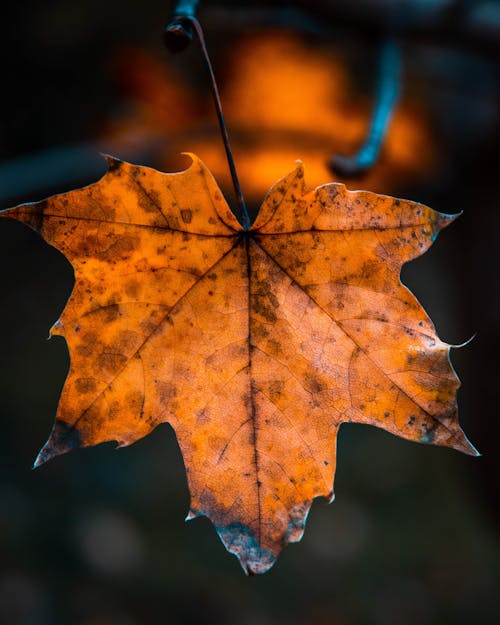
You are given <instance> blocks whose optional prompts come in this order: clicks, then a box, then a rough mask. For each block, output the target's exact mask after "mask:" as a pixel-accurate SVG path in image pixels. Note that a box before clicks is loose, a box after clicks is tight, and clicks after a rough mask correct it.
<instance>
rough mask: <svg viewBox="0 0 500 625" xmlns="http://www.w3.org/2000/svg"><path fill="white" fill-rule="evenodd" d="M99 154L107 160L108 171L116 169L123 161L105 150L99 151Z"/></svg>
mask: <svg viewBox="0 0 500 625" xmlns="http://www.w3.org/2000/svg"><path fill="white" fill-rule="evenodd" d="M99 154H100V155H101V156H102V157H103V159H104V160H105V161H106V162H107V164H108V172H110V171H113V170H115V169H118V167H121V166H122V165H123V161H122V160H121V159H119V158H117V157H116V156H111V154H106V153H105V152H99Z"/></svg>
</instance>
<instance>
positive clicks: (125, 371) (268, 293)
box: [3, 156, 476, 573]
mask: <svg viewBox="0 0 500 625" xmlns="http://www.w3.org/2000/svg"><path fill="white" fill-rule="evenodd" d="M191 158H192V164H191V166H190V167H189V168H188V169H187V170H186V171H183V172H180V173H175V174H163V173H159V172H157V171H155V170H153V169H149V168H146V167H138V166H135V165H131V164H128V163H125V162H122V161H119V160H116V159H113V158H109V171H108V172H107V174H106V175H105V176H104V177H103V178H102V179H101V180H100V181H99V182H97V183H96V184H94V185H91V186H89V187H86V188H83V189H80V190H76V191H72V192H70V193H65V194H62V195H57V196H54V197H51V198H49V199H48V200H45V201H43V202H39V203H36V204H26V205H23V206H19V207H16V208H13V209H10V210H8V211H6V212H4V213H3V214H4V215H5V216H7V217H13V218H15V219H18V220H20V221H22V222H24V223H26V224H28V225H30V226H31V227H32V228H34V229H35V230H37V231H38V232H40V233H41V235H42V236H43V237H44V238H45V240H46V241H48V242H49V243H50V244H52V245H54V246H55V247H56V248H57V249H59V250H61V252H62V253H63V254H64V255H65V256H66V257H67V258H68V259H69V260H70V261H71V263H72V265H73V268H74V272H75V280H76V281H75V287H74V290H73V293H72V294H71V297H70V299H69V301H68V303H67V306H66V308H65V310H64V312H63V314H62V316H61V318H60V319H59V321H57V323H56V324H55V325H54V327H53V328H52V330H51V333H52V334H60V335H63V336H64V337H65V339H66V341H67V343H68V346H69V350H70V358H71V367H70V371H69V374H68V378H67V380H66V384H65V386H64V389H63V392H62V397H61V400H60V403H59V408H58V414H57V420H56V423H55V426H54V428H53V431H52V434H51V436H50V438H49V440H48V441H47V443H46V444H45V446H44V447H43V449H42V451H41V452H40V455H39V457H38V459H37V461H36V465H37V466H38V465H40V464H42V463H44V462H46V461H47V460H49V459H50V458H52V457H54V456H56V455H59V454H62V453H65V452H67V451H69V450H71V449H74V448H77V447H85V446H89V445H96V444H98V443H102V442H104V441H111V440H116V441H118V443H119V445H120V446H124V445H129V444H131V443H133V442H134V441H136V440H138V439H140V438H141V437H143V436H145V435H146V434H148V433H149V432H150V431H151V430H152V429H154V428H155V427H156V426H157V425H158V424H160V423H163V422H168V423H170V424H171V425H172V427H173V428H174V430H175V432H176V435H177V439H178V442H179V445H180V447H181V450H182V454H183V458H184V463H185V466H186V471H187V475H188V483H189V489H190V492H191V510H190V512H189V515H188V518H193V517H196V516H199V515H205V516H207V517H209V518H210V519H211V521H212V522H213V523H214V525H215V526H216V528H217V532H218V534H219V536H220V538H221V539H222V541H223V543H224V544H225V546H226V548H227V549H228V550H229V551H230V552H232V553H234V554H236V555H237V556H238V558H239V559H240V562H241V564H242V566H243V568H244V570H245V571H247V572H253V573H262V572H264V571H266V570H267V569H269V568H270V567H271V566H272V564H273V563H274V562H275V560H276V557H277V556H278V554H279V552H280V551H281V549H282V548H283V547H284V546H285V545H286V544H288V543H290V542H295V541H298V540H300V538H301V536H302V533H303V529H304V523H305V519H306V516H307V513H308V510H309V508H310V506H311V502H312V500H313V499H314V498H315V497H319V496H323V497H326V498H328V499H330V500H331V499H332V498H333V478H334V472H335V456H336V438H337V432H338V428H339V426H340V424H341V423H344V422H350V421H355V422H359V423H368V424H371V425H376V426H378V427H381V428H384V429H385V430H387V431H389V432H392V433H393V434H397V435H399V436H402V437H404V438H407V439H410V440H414V441H420V442H424V443H434V444H438V445H445V446H449V447H453V448H455V449H458V450H460V451H463V452H466V453H470V454H475V453H476V451H475V450H474V448H473V447H472V446H471V445H470V443H469V442H468V441H467V439H466V438H465V435H464V434H463V432H462V430H461V429H460V427H459V425H458V419H457V412H456V390H457V387H458V385H459V382H458V379H457V377H456V375H455V373H454V371H453V369H452V367H451V365H450V362H449V345H447V344H445V343H443V342H442V341H441V340H440V339H439V338H438V337H437V335H436V332H435V329H434V327H433V324H432V322H431V321H430V319H429V318H428V316H427V315H426V313H425V312H424V310H423V309H422V307H421V306H420V305H419V303H418V302H417V300H416V299H415V297H414V296H413V295H412V294H411V293H410V291H409V290H408V289H407V288H406V287H405V286H403V285H402V284H401V282H400V278H399V274H400V269H401V266H402V264H403V263H404V262H406V261H408V260H410V259H412V258H415V257H416V256H419V255H420V254H422V253H423V252H424V251H425V250H426V249H428V247H429V246H430V245H431V243H432V241H433V240H434V238H435V236H436V234H437V233H438V231H439V230H440V229H441V228H442V227H444V226H446V225H447V224H448V223H450V221H452V220H453V217H452V216H448V215H443V214H441V213H437V212H435V211H433V210H431V209H430V208H427V207H425V206H422V205H420V204H417V203H414V202H409V201H404V200H396V199H393V198H391V197H388V196H382V195H376V194H374V193H370V192H365V191H356V192H351V191H348V190H346V188H345V187H344V185H341V184H326V185H323V186H320V187H318V188H316V189H311V188H309V187H308V186H307V185H306V184H305V182H304V177H303V168H302V166H301V165H298V166H297V168H296V169H295V171H293V172H292V173H291V174H289V175H288V176H286V177H285V178H283V179H282V180H280V181H279V182H278V183H276V184H275V186H273V188H272V189H271V190H270V191H269V193H268V195H267V196H266V198H265V200H264V202H263V204H262V206H261V209H260V212H259V214H258V216H257V218H256V220H255V222H254V223H253V225H252V227H251V229H250V230H249V231H245V230H244V229H243V228H242V226H241V225H240V224H239V222H238V221H237V219H236V218H235V217H234V215H233V214H232V212H231V210H230V209H229V207H228V205H227V203H226V202H225V200H224V198H223V197H222V194H221V193H220V191H219V190H218V187H217V185H216V183H215V181H214V179H213V177H212V175H211V174H210V172H209V171H208V170H207V168H206V167H205V166H204V165H203V163H202V162H201V161H200V160H199V159H198V158H197V157H195V156H191Z"/></svg>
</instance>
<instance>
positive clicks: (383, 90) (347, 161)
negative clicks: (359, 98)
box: [329, 39, 401, 177]
mask: <svg viewBox="0 0 500 625" xmlns="http://www.w3.org/2000/svg"><path fill="white" fill-rule="evenodd" d="M400 91H401V47H400V45H399V43H398V42H397V41H396V40H394V39H387V40H386V41H384V43H383V44H382V45H381V48H380V57H379V66H378V78H377V93H376V99H375V108H374V110H373V116H372V120H371V123H370V129H369V131H368V136H367V138H366V140H365V142H364V144H363V145H362V146H361V148H360V149H359V151H358V152H357V153H356V154H353V155H352V156H343V155H341V154H336V155H334V156H333V157H332V159H331V160H330V163H329V165H330V169H332V171H334V172H335V173H336V174H339V175H341V176H344V177H351V176H358V175H360V174H362V173H364V172H365V171H367V170H368V169H371V168H372V167H373V166H374V165H375V163H376V162H377V159H378V156H379V154H380V150H381V148H382V144H383V142H384V139H385V136H386V134H387V130H388V127H389V123H390V121H391V118H392V115H393V113H394V109H395V107H396V104H397V101H398V99H399V94H400Z"/></svg>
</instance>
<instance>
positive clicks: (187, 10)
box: [163, 0, 199, 52]
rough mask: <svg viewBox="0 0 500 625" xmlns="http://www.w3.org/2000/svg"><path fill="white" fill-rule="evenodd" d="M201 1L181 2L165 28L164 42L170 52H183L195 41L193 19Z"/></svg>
mask: <svg viewBox="0 0 500 625" xmlns="http://www.w3.org/2000/svg"><path fill="white" fill-rule="evenodd" d="M198 4H199V0H179V2H177V3H176V5H175V7H174V11H173V14H172V18H171V20H170V21H169V23H168V24H167V25H166V26H165V31H164V33H163V41H164V43H165V46H166V47H167V49H168V50H169V51H170V52H182V50H184V49H185V48H187V46H188V45H189V44H190V43H191V41H192V40H193V25H192V22H191V19H194V18H196V11H197V9H198Z"/></svg>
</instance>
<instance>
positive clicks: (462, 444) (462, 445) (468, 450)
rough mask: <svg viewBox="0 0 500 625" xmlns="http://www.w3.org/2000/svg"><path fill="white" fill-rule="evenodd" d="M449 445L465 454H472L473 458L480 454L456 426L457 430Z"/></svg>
mask: <svg viewBox="0 0 500 625" xmlns="http://www.w3.org/2000/svg"><path fill="white" fill-rule="evenodd" d="M451 447H452V448H453V449H455V450H456V451H461V452H462V453H464V454H467V455H468V456H474V457H475V458H477V457H479V456H480V455H481V454H480V452H479V451H478V450H477V449H476V448H475V447H474V445H473V444H472V443H471V442H470V440H469V439H468V438H467V436H466V435H465V433H464V431H463V430H462V429H461V428H460V427H459V428H458V432H457V433H456V434H455V436H454V440H453V443H452V444H451Z"/></svg>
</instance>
